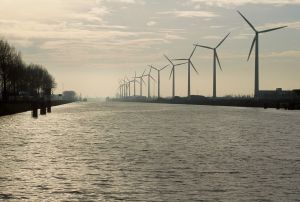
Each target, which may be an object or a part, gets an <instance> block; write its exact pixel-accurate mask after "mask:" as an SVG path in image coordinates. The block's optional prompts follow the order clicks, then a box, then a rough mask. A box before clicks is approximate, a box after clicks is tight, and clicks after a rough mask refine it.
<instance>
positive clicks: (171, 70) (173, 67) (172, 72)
mask: <svg viewBox="0 0 300 202" xmlns="http://www.w3.org/2000/svg"><path fill="white" fill-rule="evenodd" d="M174 68H175V66H174V67H173V68H172V70H171V73H170V76H169V80H170V79H171V76H172V73H173V71H174Z"/></svg>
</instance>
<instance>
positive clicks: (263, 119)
mask: <svg viewBox="0 0 300 202" xmlns="http://www.w3.org/2000/svg"><path fill="white" fill-rule="evenodd" d="M299 199H300V112H299V111H283V110H273V109H267V110H264V109H255V108H233V107H211V106H192V105H165V104H143V103H104V102H103V103H74V104H69V105H64V106H59V107H55V108H53V112H52V114H47V116H40V117H39V118H38V119H32V118H31V114H30V112H26V113H22V114H17V115H12V116H5V117H0V201H1V200H8V201H20V200H25V201H120V200H123V201H171V202H173V201H297V200H299Z"/></svg>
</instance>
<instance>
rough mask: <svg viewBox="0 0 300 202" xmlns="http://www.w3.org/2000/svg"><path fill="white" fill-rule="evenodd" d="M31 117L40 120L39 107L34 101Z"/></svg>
mask: <svg viewBox="0 0 300 202" xmlns="http://www.w3.org/2000/svg"><path fill="white" fill-rule="evenodd" d="M31 110H32V112H31V115H32V118H38V116H39V115H38V106H37V103H36V101H32V102H31Z"/></svg>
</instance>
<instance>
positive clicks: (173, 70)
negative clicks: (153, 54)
mask: <svg viewBox="0 0 300 202" xmlns="http://www.w3.org/2000/svg"><path fill="white" fill-rule="evenodd" d="M164 56H165V58H166V59H167V60H168V61H169V62H170V63H171V65H172V70H171V73H170V77H169V79H170V78H171V76H172V75H173V76H172V77H173V79H172V98H174V97H175V67H176V66H179V65H184V64H187V62H184V63H180V64H174V63H173V62H172V61H171V60H170V59H169V58H168V57H167V56H166V55H164Z"/></svg>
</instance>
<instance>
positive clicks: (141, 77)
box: [135, 70, 146, 96]
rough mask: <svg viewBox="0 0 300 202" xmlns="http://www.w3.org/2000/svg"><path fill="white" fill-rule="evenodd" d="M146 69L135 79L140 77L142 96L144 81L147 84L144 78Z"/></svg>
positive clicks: (141, 93)
mask: <svg viewBox="0 0 300 202" xmlns="http://www.w3.org/2000/svg"><path fill="white" fill-rule="evenodd" d="M145 71H146V70H144V72H143V74H142V75H141V76H136V77H135V79H140V96H143V83H144V84H146V83H145V81H144V79H143V77H144V76H145V75H144V74H145Z"/></svg>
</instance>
